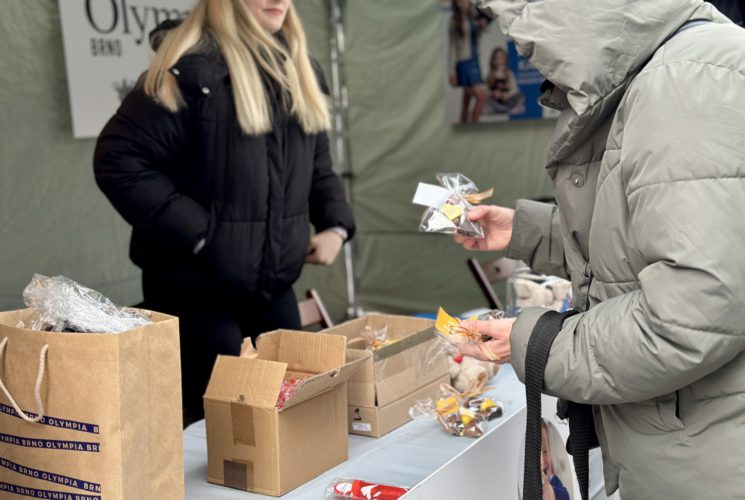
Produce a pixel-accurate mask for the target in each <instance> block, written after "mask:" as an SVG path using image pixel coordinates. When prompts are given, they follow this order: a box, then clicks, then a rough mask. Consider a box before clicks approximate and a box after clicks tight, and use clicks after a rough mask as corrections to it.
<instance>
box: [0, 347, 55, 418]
mask: <svg viewBox="0 0 745 500" xmlns="http://www.w3.org/2000/svg"><path fill="white" fill-rule="evenodd" d="M7 343H8V337H5V338H4V339H3V341H2V342H0V358H2V357H3V354H5V345H6V344H7ZM47 349H49V344H44V347H42V348H41V352H40V353H39V374H38V375H37V376H36V387H35V388H34V396H35V397H36V408H37V412H36V416H35V417H34V418H31V417H29V416H28V415H26V414H25V413H24V412H23V410H21V409H20V408H19V407H18V404H16V400H15V399H13V396H11V395H10V392H9V391H8V389H7V388H6V387H5V384H3V380H2V378H0V389H2V391H3V393H5V396H6V397H7V398H8V400H9V401H10V404H11V405H13V409H15V411H16V413H17V414H18V416H19V417H21V418H22V419H23V420H25V421H26V422H31V423H35V422H38V421H39V420H41V418H42V417H43V416H44V404H43V403H42V402H41V382H42V381H43V380H44V365H45V363H44V362H45V361H46V359H47Z"/></svg>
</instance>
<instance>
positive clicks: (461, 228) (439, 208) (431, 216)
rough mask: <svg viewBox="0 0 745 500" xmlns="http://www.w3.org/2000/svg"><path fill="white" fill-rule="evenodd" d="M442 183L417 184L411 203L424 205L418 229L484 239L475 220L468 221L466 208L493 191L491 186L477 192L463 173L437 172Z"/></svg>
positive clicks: (469, 207)
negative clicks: (437, 184)
mask: <svg viewBox="0 0 745 500" xmlns="http://www.w3.org/2000/svg"><path fill="white" fill-rule="evenodd" d="M437 180H438V182H439V183H440V185H441V186H435V185H432V184H426V183H419V186H418V187H417V191H416V193H415V195H414V199H413V200H412V201H413V203H416V204H418V205H424V206H426V207H428V208H427V210H425V212H424V214H423V215H422V219H421V222H420V224H419V230H420V231H423V232H427V233H445V234H454V233H458V234H462V235H464V236H470V237H473V238H483V237H484V231H483V229H482V228H481V225H480V224H479V223H478V222H472V221H470V220H468V217H467V213H468V210H469V209H471V207H473V205H476V204H479V203H481V202H482V201H483V200H485V199H486V198H488V197H490V196H491V195H492V194H493V193H494V189H489V190H488V191H484V192H479V190H478V189H477V188H476V184H474V183H473V181H472V180H471V179H469V178H468V177H466V176H465V175H463V174H458V173H452V174H437Z"/></svg>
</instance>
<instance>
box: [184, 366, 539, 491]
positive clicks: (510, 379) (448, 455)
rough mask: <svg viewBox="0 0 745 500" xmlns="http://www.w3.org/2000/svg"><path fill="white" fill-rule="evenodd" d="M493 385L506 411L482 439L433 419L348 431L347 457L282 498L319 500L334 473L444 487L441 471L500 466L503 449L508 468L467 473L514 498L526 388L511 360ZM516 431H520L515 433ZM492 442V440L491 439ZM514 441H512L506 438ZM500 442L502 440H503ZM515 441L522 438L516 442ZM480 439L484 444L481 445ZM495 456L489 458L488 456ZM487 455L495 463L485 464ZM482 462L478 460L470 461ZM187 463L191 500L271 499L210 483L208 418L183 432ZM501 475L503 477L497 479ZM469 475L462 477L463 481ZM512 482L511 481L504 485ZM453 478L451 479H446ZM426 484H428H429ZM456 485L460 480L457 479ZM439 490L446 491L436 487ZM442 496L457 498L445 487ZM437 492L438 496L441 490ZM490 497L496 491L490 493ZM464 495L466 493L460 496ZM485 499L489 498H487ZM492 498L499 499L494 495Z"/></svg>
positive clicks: (445, 473)
mask: <svg viewBox="0 0 745 500" xmlns="http://www.w3.org/2000/svg"><path fill="white" fill-rule="evenodd" d="M489 385H490V386H493V387H494V388H493V389H492V390H490V391H489V392H488V393H487V395H488V396H491V397H493V398H495V399H497V400H499V401H501V402H502V404H503V407H504V415H503V416H502V417H501V418H499V419H496V420H493V421H491V422H489V424H488V431H487V433H486V434H485V435H484V436H482V437H481V438H480V439H471V438H465V437H456V436H451V435H449V434H447V433H446V432H445V431H444V430H443V429H442V428H441V427H440V425H439V424H438V423H437V422H436V421H434V420H426V421H421V420H420V421H412V422H409V423H407V424H405V425H403V426H402V427H399V428H398V429H396V430H394V431H392V432H390V433H388V434H386V435H385V436H383V437H381V438H377V439H376V438H369V437H363V436H355V435H350V436H349V460H347V461H346V462H344V463H342V464H340V465H338V466H336V467H334V468H333V469H331V470H330V471H328V472H326V473H325V474H323V475H321V476H320V477H318V478H316V479H314V480H312V481H310V482H308V483H306V484H304V485H302V486H300V487H298V488H297V489H295V490H293V491H291V492H289V493H287V494H286V495H284V496H283V497H282V498H283V499H288V500H296V499H303V500H320V499H322V498H323V492H324V489H325V488H326V486H327V485H328V484H329V483H330V482H331V481H332V480H333V479H334V478H336V477H345V478H352V479H364V480H367V481H372V482H381V483H386V484H392V485H399V486H405V487H410V488H411V487H415V486H418V488H417V490H419V491H420V492H424V491H427V487H428V488H430V489H431V488H435V487H436V488H440V486H439V485H438V484H437V480H438V476H442V477H443V478H445V477H446V476H449V475H453V474H456V471H457V475H458V476H460V475H462V473H463V471H464V470H466V471H467V470H471V466H473V470H474V471H476V470H478V469H479V468H484V467H485V466H486V468H487V469H489V468H491V469H492V470H493V467H494V466H495V465H496V464H495V463H494V462H493V461H491V460H492V458H493V455H490V454H494V453H496V454H502V455H504V460H505V461H506V463H508V464H509V466H508V467H506V468H505V467H504V466H503V467H500V468H499V469H504V470H499V469H498V472H495V474H496V476H495V474H491V475H489V474H486V475H485V474H478V475H476V474H474V477H471V478H468V480H469V481H472V482H483V484H484V485H485V486H484V490H482V491H487V490H486V488H488V489H489V490H491V491H494V488H495V487H499V489H500V490H502V488H504V490H502V491H505V492H507V491H509V492H510V493H509V495H508V496H505V497H502V496H499V498H508V499H510V500H511V499H513V498H516V497H517V494H516V491H517V486H516V483H515V482H514V481H516V478H517V475H518V471H517V454H518V452H519V441H521V439H522V436H520V435H519V433H521V432H524V412H525V396H524V387H523V385H522V384H521V383H520V382H519V381H518V380H517V377H516V376H515V373H514V372H513V371H512V368H511V367H510V366H509V365H506V366H503V367H502V368H501V369H500V370H499V373H498V374H497V376H496V377H495V378H494V380H492V381H491V382H490V384H489ZM500 429H502V430H503V431H505V432H507V431H508V432H509V434H510V436H509V438H510V439H509V440H507V439H503V438H506V437H508V436H500V435H499V433H500ZM516 433H517V434H518V435H517V436H516V435H515V434H516ZM487 441H489V442H487ZM508 441H509V442H510V443H511V444H510V446H508V447H507V446H506V447H505V449H501V448H500V446H505V444H504V443H507V442H508ZM500 443H502V444H501V445H500ZM515 443H518V444H517V445H515ZM479 444H481V446H479ZM489 457H491V458H489ZM484 460H489V461H490V462H491V464H484V463H482V462H483V461H484ZM470 461H474V462H476V461H478V463H472V464H471V463H469V462H470ZM184 466H185V474H186V498H187V500H198V499H199V500H202V499H236V500H238V499H240V500H249V499H254V498H257V499H258V498H264V499H265V498H271V497H266V496H264V495H259V494H255V493H248V492H245V491H239V490H234V489H231V488H226V487H224V486H219V485H214V484H209V483H207V443H206V436H205V428H204V421H200V422H196V423H194V424H192V425H191V426H189V428H188V429H186V430H185V431H184ZM499 474H502V475H503V477H504V478H505V479H502V480H499V477H498V476H499ZM464 479H466V478H459V479H458V481H462V480H464ZM500 482H502V483H503V482H509V483H512V484H501V485H500ZM451 483H453V480H451V479H448V480H447V484H451ZM425 485H426V486H427V487H425ZM453 487H456V488H457V484H453ZM437 491H442V490H441V489H438V490H437ZM421 494H423V493H420V494H416V490H415V491H412V492H411V493H409V494H407V495H406V496H405V497H404V498H412V499H415V498H428V500H437V499H436V498H434V497H432V496H431V493H428V494H427V495H429V496H427V497H423V496H420V495H421ZM443 495H445V496H442V497H440V498H443V499H444V498H456V497H452V496H449V495H447V494H445V493H444V492H443ZM437 496H438V497H439V495H437ZM488 497H489V498H492V496H488ZM461 498H463V497H461ZM484 498H486V497H484ZM493 498H497V497H496V496H494V497H493Z"/></svg>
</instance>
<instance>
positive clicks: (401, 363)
mask: <svg viewBox="0 0 745 500" xmlns="http://www.w3.org/2000/svg"><path fill="white" fill-rule="evenodd" d="M383 327H387V329H388V332H387V338H389V339H393V340H396V342H394V343H392V344H389V345H386V346H383V347H380V348H378V349H375V350H373V351H372V358H370V359H369V360H368V361H367V362H366V363H364V365H363V366H362V368H361V369H360V370H359V371H358V372H357V373H356V374H354V375H353V376H352V378H351V379H350V380H349V382H348V384H347V388H348V397H349V415H350V421H349V432H351V433H353V434H361V435H364V436H373V437H380V436H382V435H383V434H385V433H386V432H389V431H391V430H393V429H395V428H396V427H399V426H400V425H403V424H404V423H406V422H407V421H409V420H410V417H409V414H408V409H409V406H411V404H413V402H414V401H415V400H416V399H425V398H427V397H436V396H437V394H438V390H437V387H439V385H440V383H442V382H445V383H449V382H450V369H449V367H448V363H447V358H446V356H445V353H444V351H443V350H442V349H441V348H440V346H439V345H438V340H437V334H436V333H435V330H434V321H432V320H429V319H422V318H414V317H408V316H395V315H388V314H371V315H368V316H364V317H362V318H358V319H355V320H352V321H347V322H346V323H342V324H341V325H339V326H335V327H333V328H329V329H327V330H324V333H329V334H333V335H340V336H343V337H345V338H346V339H347V341H350V340H352V341H354V340H355V339H358V338H360V337H361V336H362V332H363V331H364V330H365V328H371V329H372V330H373V331H377V330H380V329H381V328H383ZM349 351H350V352H352V351H355V352H359V351H358V350H356V349H349ZM404 407H405V409H404ZM356 415H359V416H360V420H355V416H356ZM355 423H356V425H355ZM365 424H369V425H365ZM368 429H369V430H368Z"/></svg>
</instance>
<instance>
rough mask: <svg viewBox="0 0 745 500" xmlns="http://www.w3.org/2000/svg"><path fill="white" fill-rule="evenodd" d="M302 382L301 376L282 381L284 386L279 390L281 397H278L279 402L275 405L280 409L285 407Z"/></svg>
mask: <svg viewBox="0 0 745 500" xmlns="http://www.w3.org/2000/svg"><path fill="white" fill-rule="evenodd" d="M300 382H302V379H299V378H291V379H289V380H285V381H284V382H282V388H281V389H280V390H279V397H278V398H277V404H276V405H275V407H276V408H277V409H278V410H281V409H282V408H284V407H285V403H287V400H288V399H290V396H292V395H293V394H295V391H296V390H297V388H298V386H299V385H300Z"/></svg>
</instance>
